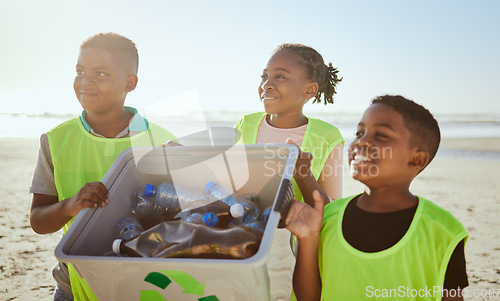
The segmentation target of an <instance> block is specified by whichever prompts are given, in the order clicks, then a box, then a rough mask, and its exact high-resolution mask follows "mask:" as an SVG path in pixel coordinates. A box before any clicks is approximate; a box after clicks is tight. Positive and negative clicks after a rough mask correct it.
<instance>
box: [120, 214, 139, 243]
mask: <svg viewBox="0 0 500 301" xmlns="http://www.w3.org/2000/svg"><path fill="white" fill-rule="evenodd" d="M118 227H119V229H120V237H121V238H122V239H123V240H126V241H129V240H132V239H134V238H135V237H137V236H139V234H141V233H142V232H143V231H144V228H143V227H142V225H141V223H140V222H139V220H137V219H136V218H134V217H124V218H122V219H121V220H120V222H119V223H118Z"/></svg>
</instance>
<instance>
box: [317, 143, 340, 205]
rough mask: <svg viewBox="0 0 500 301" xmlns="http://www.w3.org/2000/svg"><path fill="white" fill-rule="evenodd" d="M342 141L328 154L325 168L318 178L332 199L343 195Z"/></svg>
mask: <svg viewBox="0 0 500 301" xmlns="http://www.w3.org/2000/svg"><path fill="white" fill-rule="evenodd" d="M343 155H344V154H343V146H342V143H339V144H337V145H336V146H335V147H334V148H333V150H332V152H331V153H330V154H329V155H328V158H327V159H326V162H325V165H324V166H323V170H322V171H321V174H320V176H319V178H318V183H319V185H320V186H321V187H323V190H324V191H325V193H326V194H327V195H328V196H329V197H330V199H332V200H336V199H339V198H341V197H342V171H343V170H342V168H343V167H342V161H343Z"/></svg>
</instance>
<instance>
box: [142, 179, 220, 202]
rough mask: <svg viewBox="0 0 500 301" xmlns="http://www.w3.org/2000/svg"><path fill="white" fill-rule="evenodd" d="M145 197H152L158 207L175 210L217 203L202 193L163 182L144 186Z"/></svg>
mask: <svg viewBox="0 0 500 301" xmlns="http://www.w3.org/2000/svg"><path fill="white" fill-rule="evenodd" d="M144 195H145V196H153V197H154V199H155V202H156V204H157V205H158V206H161V207H164V208H168V209H177V208H194V207H198V206H203V205H206V204H208V203H212V202H215V201H217V199H215V198H214V197H212V196H210V195H208V194H206V193H205V192H202V191H196V190H192V189H188V188H186V187H184V186H182V185H175V186H174V185H173V184H171V183H168V182H163V183H161V184H160V185H158V186H153V185H151V184H146V187H145V189H144Z"/></svg>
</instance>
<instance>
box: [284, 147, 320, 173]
mask: <svg viewBox="0 0 500 301" xmlns="http://www.w3.org/2000/svg"><path fill="white" fill-rule="evenodd" d="M286 143H288V144H295V142H293V140H292V139H290V138H288V139H286ZM297 147H298V146H297ZM312 158H313V156H312V154H311V153H308V152H303V151H301V150H300V147H299V155H298V157H297V162H296V163H295V169H294V171H293V177H294V178H295V179H296V180H297V179H303V178H305V177H308V176H310V175H312V173H311V161H312Z"/></svg>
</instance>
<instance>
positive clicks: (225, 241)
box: [112, 221, 262, 259]
mask: <svg viewBox="0 0 500 301" xmlns="http://www.w3.org/2000/svg"><path fill="white" fill-rule="evenodd" d="M261 237H262V236H261V235H260V234H259V233H258V232H256V231H248V230H247V229H244V227H231V228H227V229H217V228H213V227H207V226H204V225H199V224H193V223H186V222H180V221H168V222H163V223H160V224H158V225H156V226H155V227H153V228H151V229H149V230H146V231H144V232H143V233H142V234H141V235H139V236H137V237H136V238H135V239H132V240H131V241H128V242H127V241H125V240H121V239H117V240H115V241H114V242H113V246H112V250H113V253H115V254H117V255H120V256H123V255H129V256H136V257H154V258H170V257H188V258H230V259H244V258H248V257H251V256H252V255H254V254H255V253H256V252H257V250H258V247H259V245H260V240H261Z"/></svg>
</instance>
